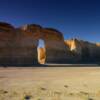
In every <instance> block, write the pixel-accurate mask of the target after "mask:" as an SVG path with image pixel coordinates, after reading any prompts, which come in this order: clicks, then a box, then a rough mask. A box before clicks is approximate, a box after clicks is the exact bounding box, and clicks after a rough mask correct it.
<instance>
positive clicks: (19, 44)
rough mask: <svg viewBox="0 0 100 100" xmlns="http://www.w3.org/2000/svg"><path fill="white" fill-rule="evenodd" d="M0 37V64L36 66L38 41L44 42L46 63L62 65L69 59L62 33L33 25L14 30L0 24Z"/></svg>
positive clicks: (4, 24) (11, 27) (9, 26)
mask: <svg viewBox="0 0 100 100" xmlns="http://www.w3.org/2000/svg"><path fill="white" fill-rule="evenodd" d="M8 30H9V31H8ZM0 37H2V39H4V40H2V39H1V40H0V50H1V52H0V64H13V65H14V64H15V65H29V64H37V63H38V59H37V58H38V57H37V46H38V41H39V39H43V40H44V41H45V50H46V60H45V61H46V63H61V62H62V63H64V62H67V60H68V59H69V58H70V57H69V55H70V54H69V51H68V48H67V46H66V45H65V43H64V38H63V35H62V33H61V32H59V31H57V30H55V29H52V28H42V27H41V26H40V25H35V24H29V25H24V26H22V27H20V28H14V27H13V26H12V25H10V24H7V23H0ZM2 46H4V47H2ZM2 50H4V51H2Z"/></svg>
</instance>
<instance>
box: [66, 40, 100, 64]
mask: <svg viewBox="0 0 100 100" xmlns="http://www.w3.org/2000/svg"><path fill="white" fill-rule="evenodd" d="M65 43H66V45H67V46H69V49H70V50H71V52H72V54H73V55H74V57H75V58H77V59H76V60H77V62H99V61H100V46H99V45H98V44H94V43H90V42H87V41H83V40H78V39H71V40H65Z"/></svg>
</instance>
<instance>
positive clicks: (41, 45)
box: [37, 39, 46, 64]
mask: <svg viewBox="0 0 100 100" xmlns="http://www.w3.org/2000/svg"><path fill="white" fill-rule="evenodd" d="M37 54H38V63H40V64H44V63H45V59H46V50H45V41H44V40H43V39H39V40H38V47H37Z"/></svg>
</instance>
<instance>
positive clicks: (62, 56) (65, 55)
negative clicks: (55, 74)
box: [42, 28, 71, 63]
mask: <svg viewBox="0 0 100 100" xmlns="http://www.w3.org/2000/svg"><path fill="white" fill-rule="evenodd" d="M42 34H43V35H42V39H43V40H44V41H45V49H46V63H67V61H68V60H69V59H70V58H71V55H70V53H69V52H70V51H69V50H68V48H67V46H66V45H65V43H64V38H63V35H62V33H61V32H59V31H57V30H55V29H51V28H45V29H43V30H42Z"/></svg>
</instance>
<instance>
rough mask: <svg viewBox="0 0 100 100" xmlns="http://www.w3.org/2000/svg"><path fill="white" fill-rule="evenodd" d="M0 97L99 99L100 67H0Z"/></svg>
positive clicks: (21, 99)
mask: <svg viewBox="0 0 100 100" xmlns="http://www.w3.org/2000/svg"><path fill="white" fill-rule="evenodd" d="M0 100H100V68H99V67H97V66H95V67H5V68H4V67H0Z"/></svg>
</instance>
